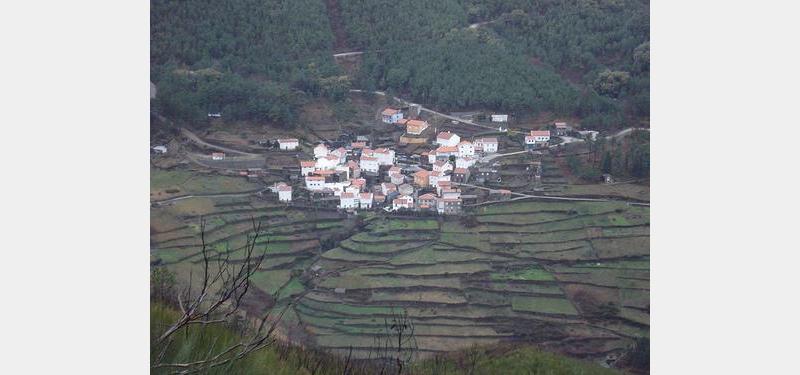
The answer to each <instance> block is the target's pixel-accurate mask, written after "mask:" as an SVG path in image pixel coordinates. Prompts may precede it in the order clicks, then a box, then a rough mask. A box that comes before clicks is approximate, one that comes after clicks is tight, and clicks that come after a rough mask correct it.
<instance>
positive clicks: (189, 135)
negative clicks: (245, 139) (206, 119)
mask: <svg viewBox="0 0 800 375" xmlns="http://www.w3.org/2000/svg"><path fill="white" fill-rule="evenodd" d="M181 134H183V135H184V136H186V138H188V139H189V140H190V141H192V142H194V143H197V144H199V145H201V146H205V147H208V148H213V149H215V150H219V151H224V152H229V153H231V154H238V155H244V156H258V157H260V156H261V155H259V154H251V153H249V152H244V151H239V150H234V149H232V148H227V147H223V146H219V145H215V144H211V143H208V142H206V141H204V140H202V139H201V138H200V137H198V136H197V134H194V133H192V132H191V131H189V129H186V128H181Z"/></svg>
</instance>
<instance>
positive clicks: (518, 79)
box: [151, 0, 650, 129]
mask: <svg viewBox="0 0 800 375" xmlns="http://www.w3.org/2000/svg"><path fill="white" fill-rule="evenodd" d="M337 3H338V7H339V12H338V14H340V15H341V23H342V25H343V27H344V30H345V34H346V39H347V41H346V43H347V45H348V47H349V49H350V50H363V51H366V52H367V53H366V54H365V55H364V56H363V61H362V64H361V70H360V71H359V73H358V75H357V76H354V77H344V76H342V74H343V73H342V72H341V70H340V69H339V68H338V67H337V66H336V64H335V63H334V61H333V59H332V57H331V54H332V46H333V39H334V37H333V32H332V30H331V22H330V20H329V15H328V10H327V9H326V5H325V2H324V0H236V1H235V0H217V1H212V0H184V1H164V0H152V1H151V66H152V77H151V78H152V80H153V82H155V83H156V84H157V85H158V87H159V94H160V95H159V97H160V98H162V97H164V95H166V93H176V94H177V95H178V96H179V97H181V96H182V97H183V98H185V99H186V101H185V102H183V103H179V101H182V99H179V98H171V99H169V98H164V99H163V100H162V99H159V100H158V101H157V103H155V107H156V108H157V109H158V110H160V111H161V112H162V114H164V115H167V116H168V117H171V118H176V119H181V120H186V121H189V120H190V119H199V118H200V117H201V116H202V115H204V114H205V113H206V112H207V111H215V110H219V111H225V113H224V116H225V117H226V118H229V119H234V120H252V121H256V122H264V121H267V122H272V123H277V124H284V125H287V126H291V125H293V121H294V119H296V118H297V117H298V116H297V113H296V111H297V108H299V105H300V104H301V103H302V101H303V100H305V99H306V98H309V97H313V96H327V97H330V98H332V99H334V100H337V99H342V98H343V97H344V96H345V93H346V90H347V89H349V88H350V87H351V86H352V87H358V88H364V89H384V90H389V91H391V92H394V93H397V94H402V95H404V96H408V97H409V98H411V99H413V100H415V101H419V102H423V103H425V104H428V105H431V106H435V107H439V108H441V109H445V110H448V109H451V110H452V109H466V108H486V109H494V110H503V111H509V112H513V113H517V114H536V113H539V112H551V113H555V114H558V115H566V116H575V117H578V118H580V119H581V122H582V124H583V125H584V126H588V127H592V128H599V129H602V128H616V127H623V126H629V125H638V124H639V123H640V122H641V121H642V120H645V121H646V120H647V119H648V117H649V53H650V50H649V42H648V41H649V3H648V1H646V0H644V1H643V0H564V1H562V0H438V1H427V0H394V1H389V0H339V1H338V2H337ZM471 23H480V25H479V26H477V27H474V28H470V27H469V25H470V24H471ZM208 68H212V69H213V70H214V71H217V72H219V73H220V74H221V75H216V76H214V78H213V79H212V78H209V77H208V76H207V75H203V74H186V72H196V71H202V70H203V69H208ZM176 72H177V73H176ZM220 79H225V80H228V79H230V81H231V82H227V83H220V82H217V81H218V80H220ZM248 81H252V82H253V83H251V82H248ZM209 85H211V86H214V85H216V86H221V88H218V89H214V90H211V89H210V88H209ZM254 85H259V86H261V88H259V89H256V90H255V91H254V94H252V95H250V96H252V98H251V99H248V100H251V101H254V102H258V104H256V103H250V104H244V103H236V101H238V100H239V99H238V98H239V97H238V96H236V95H238V94H239V93H241V92H246V91H247V90H251V89H253V87H255V86H254ZM234 86H236V87H234ZM201 89H204V90H206V91H201ZM209 90H210V91H209ZM210 92H214V93H215V94H211V93H210ZM227 93H231V94H236V95H233V96H226V95H227Z"/></svg>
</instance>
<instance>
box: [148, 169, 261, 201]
mask: <svg viewBox="0 0 800 375" xmlns="http://www.w3.org/2000/svg"><path fill="white" fill-rule="evenodd" d="M258 188H259V185H258V184H255V183H252V182H249V181H247V179H246V178H244V177H227V176H220V175H215V174H206V175H200V174H197V173H195V172H191V171H184V170H163V169H155V168H151V169H150V198H151V199H165V198H169V197H170V196H175V195H186V194H217V193H231V192H242V191H251V190H255V189H258ZM173 190H177V191H173Z"/></svg>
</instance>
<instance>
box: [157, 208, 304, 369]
mask: <svg viewBox="0 0 800 375" xmlns="http://www.w3.org/2000/svg"><path fill="white" fill-rule="evenodd" d="M252 223H253V233H252V234H248V235H247V241H246V244H245V246H244V247H243V248H242V250H243V251H244V259H243V260H241V261H237V262H236V263H234V262H231V259H230V252H227V251H226V252H225V253H222V254H220V253H219V252H216V251H214V250H211V249H209V248H208V244H207V243H206V238H205V232H206V230H205V220H203V219H202V218H201V220H200V246H201V254H202V256H203V260H202V266H203V272H202V276H201V278H200V280H199V281H197V280H194V279H193V277H192V275H191V274H190V276H189V284H188V286H187V287H186V288H184V289H183V290H182V291H180V292H178V293H177V300H178V301H177V302H178V306H179V307H180V312H181V316H180V318H178V319H177V320H176V321H175V322H174V323H173V324H171V325H170V326H169V327H167V328H166V329H165V330H164V332H163V333H162V334H161V335H160V336H158V337H157V338H154V339H153V342H152V343H151V351H152V352H153V353H159V354H158V355H156V356H155V360H154V361H153V363H151V367H152V368H153V369H168V370H170V371H172V372H173V373H176V374H190V373H198V372H201V371H206V370H209V369H212V368H215V367H218V366H222V365H225V364H229V363H231V362H233V361H236V360H239V359H241V358H243V357H244V356H246V355H247V354H249V353H252V352H254V351H257V350H259V349H261V348H264V347H267V346H269V345H272V344H273V343H274V342H275V339H274V337H273V333H274V332H275V329H276V328H277V324H278V322H279V321H280V319H281V318H282V317H283V314H284V313H285V312H286V308H288V306H289V305H287V306H286V308H283V309H282V310H281V311H280V312H279V313H278V314H277V315H273V314H272V310H270V311H269V312H267V313H266V314H265V315H264V316H263V317H261V318H260V319H259V320H258V324H257V327H256V329H255V330H254V331H252V330H251V332H248V333H245V335H244V337H243V338H242V340H241V341H240V342H238V343H236V344H233V345H231V346H229V347H227V348H220V349H219V350H218V351H217V352H216V353H212V352H209V353H208V354H207V355H206V356H205V357H204V358H202V359H200V360H196V361H192V362H185V363H167V362H164V361H163V360H164V356H165V354H166V353H167V350H168V349H169V348H170V346H171V345H172V344H173V342H174V338H175V337H174V336H175V333H176V332H178V331H180V330H182V329H186V328H188V327H190V326H195V325H199V326H207V325H213V324H224V323H226V322H229V321H231V320H232V319H233V318H234V317H235V315H234V314H236V313H237V311H239V310H240V308H241V306H242V300H243V298H244V296H245V294H247V292H248V290H249V289H250V278H251V277H252V276H253V274H254V273H255V272H256V271H257V270H258V268H259V267H260V266H261V263H262V262H263V260H264V257H265V256H266V246H267V244H268V241H267V242H265V243H264V250H263V252H261V253H260V255H258V254H256V247H257V246H256V245H257V243H258V239H259V237H260V236H261V235H262V230H261V223H260V222H259V223H256V221H255V219H252ZM195 284H197V285H195ZM212 349H213V348H212Z"/></svg>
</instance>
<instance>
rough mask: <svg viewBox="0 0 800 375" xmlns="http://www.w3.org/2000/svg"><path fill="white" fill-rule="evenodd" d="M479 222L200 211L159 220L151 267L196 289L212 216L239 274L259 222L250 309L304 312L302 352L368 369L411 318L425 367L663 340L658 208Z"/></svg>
mask: <svg viewBox="0 0 800 375" xmlns="http://www.w3.org/2000/svg"><path fill="white" fill-rule="evenodd" d="M177 177H182V178H183V177H185V176H169V175H161V176H159V177H158V179H157V180H159V179H160V180H167V179H168V178H173V179H174V178H177ZM188 177H189V178H191V177H192V176H188ZM220 181H222V180H220ZM156 182H159V181H156ZM224 182H225V186H229V187H230V186H233V187H235V188H237V189H238V188H241V187H240V186H235V185H237V184H239V183H240V182H238V181H229V180H225V181H224ZM170 184H171V183H169V182H163V181H161V182H159V186H157V187H154V189H155V188H160V186H166V185H170ZM220 186H222V185H220ZM214 188H215V189H216V188H217V187H214ZM220 189H222V190H224V189H227V188H223V187H220ZM469 214H470V215H475V218H476V220H462V219H459V218H457V217H434V218H422V217H417V218H415V217H412V218H401V217H397V216H387V215H385V214H383V213H377V214H376V213H369V214H366V215H363V217H362V219H363V220H357V219H356V218H353V217H347V216H346V215H345V214H343V213H338V212H336V211H329V210H318V211H314V210H304V209H294V208H287V207H286V206H285V205H283V204H280V203H278V202H276V201H275V198H274V197H271V196H265V197H258V198H256V197H214V198H211V197H203V198H201V197H196V198H188V199H184V200H180V201H175V202H173V203H171V204H169V205H165V206H159V207H153V208H152V209H151V249H152V252H151V254H152V260H153V262H155V263H157V264H162V265H166V266H167V267H170V268H171V269H173V270H174V271H176V272H177V274H178V276H179V278H182V279H188V277H189V273H190V272H195V274H197V273H196V272H198V268H197V267H198V261H199V260H200V257H199V247H198V245H199V236H198V234H199V233H200V225H199V222H200V217H201V216H202V217H203V218H204V219H205V223H206V233H205V235H206V242H207V243H208V244H209V246H210V247H211V248H212V249H214V250H215V251H217V252H220V253H228V255H230V257H231V259H232V260H234V261H236V260H239V259H241V257H242V255H243V254H242V249H241V248H242V246H243V245H244V244H245V241H246V237H247V235H248V234H251V233H252V230H253V228H252V222H251V220H252V219H256V220H259V221H261V222H262V223H263V225H264V226H265V227H266V236H264V237H262V240H261V241H260V245H263V246H264V248H265V249H266V252H267V254H268V256H267V258H266V260H265V261H264V262H263V264H262V266H261V269H260V270H259V272H258V273H257V274H256V275H255V276H254V278H253V279H252V281H253V286H254V287H255V288H254V292H253V294H252V297H250V298H252V299H253V301H252V302H251V303H250V305H249V308H251V309H255V311H256V312H259V311H263V309H265V308H268V307H271V306H275V305H276V304H278V305H285V304H287V303H288V302H289V301H290V300H294V301H295V303H293V304H292V305H291V307H290V309H289V311H288V313H287V314H286V315H285V317H284V322H285V324H286V326H287V327H288V328H287V330H286V332H287V335H289V338H290V339H292V340H294V341H296V342H297V341H301V342H306V343H309V344H313V345H317V346H320V347H322V348H325V349H329V350H332V351H342V352H345V351H349V350H350V348H351V347H352V348H353V355H355V356H360V357H367V356H370V355H374V349H375V346H376V345H379V342H380V338H381V337H382V336H383V335H385V334H386V326H385V323H386V321H387V320H390V319H391V318H392V317H393V316H395V315H396V314H399V313H401V312H407V314H408V316H409V317H410V319H411V321H412V322H413V324H414V327H415V333H414V336H415V342H416V343H415V344H416V346H417V347H418V353H419V354H420V355H421V356H425V355H427V354H432V353H437V352H443V351H451V350H455V349H459V348H465V347H468V346H471V345H473V344H478V345H484V344H492V343H497V342H501V341H525V342H533V343H539V344H541V345H542V346H545V347H549V348H552V349H555V350H560V351H562V352H566V353H570V354H573V355H577V356H588V357H596V356H597V357H599V356H604V355H605V354H607V353H609V352H613V351H615V350H618V349H620V348H624V347H625V346H626V345H628V344H629V343H630V340H631V339H632V338H635V337H637V336H646V335H649V208H646V207H637V206H628V205H625V204H622V203H598V202H579V203H572V202H539V201H515V202H507V203H500V204H493V205H488V206H481V207H479V208H477V209H475V211H474V212H470V213H469ZM466 225H469V226H466ZM264 248H262V249H264ZM313 266H319V267H321V269H319V270H316V267H314V268H312V267H313Z"/></svg>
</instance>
